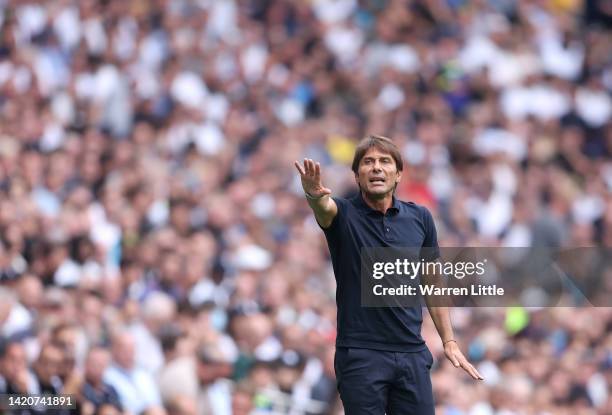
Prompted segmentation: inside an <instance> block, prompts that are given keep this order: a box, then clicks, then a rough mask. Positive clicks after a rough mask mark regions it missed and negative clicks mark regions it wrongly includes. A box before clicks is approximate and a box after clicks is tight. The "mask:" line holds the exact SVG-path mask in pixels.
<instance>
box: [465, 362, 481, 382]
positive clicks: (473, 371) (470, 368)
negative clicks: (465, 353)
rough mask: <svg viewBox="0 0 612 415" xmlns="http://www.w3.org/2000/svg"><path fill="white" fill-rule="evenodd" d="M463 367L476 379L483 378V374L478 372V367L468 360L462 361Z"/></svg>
mask: <svg viewBox="0 0 612 415" xmlns="http://www.w3.org/2000/svg"><path fill="white" fill-rule="evenodd" d="M461 367H462V368H463V369H464V370H465V371H466V372H467V373H468V374H469V375H470V376H471V377H473V378H474V379H482V376H481V375H480V373H478V371H477V370H476V368H475V367H474V366H473V365H472V364H471V363H469V362H468V361H467V360H466V361H464V362H462V365H461Z"/></svg>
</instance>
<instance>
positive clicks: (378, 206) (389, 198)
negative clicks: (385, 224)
mask: <svg viewBox="0 0 612 415" xmlns="http://www.w3.org/2000/svg"><path fill="white" fill-rule="evenodd" d="M361 197H362V198H363V201H364V202H365V203H366V205H368V206H369V207H371V208H372V209H374V210H377V211H379V212H381V213H382V214H385V213H387V209H389V208H390V207H391V206H392V205H393V193H388V194H386V195H384V196H383V197H381V198H373V197H371V196H368V195H367V194H366V193H364V192H361Z"/></svg>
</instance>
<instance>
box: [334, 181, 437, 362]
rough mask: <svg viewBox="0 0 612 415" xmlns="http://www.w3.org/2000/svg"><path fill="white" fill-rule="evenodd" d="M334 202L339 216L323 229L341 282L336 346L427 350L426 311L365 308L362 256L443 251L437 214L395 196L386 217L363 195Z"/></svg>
mask: <svg viewBox="0 0 612 415" xmlns="http://www.w3.org/2000/svg"><path fill="white" fill-rule="evenodd" d="M333 199H334V201H335V202H336V205H337V206H338V214H337V215H336V217H335V218H334V220H333V221H332V223H331V225H330V226H329V227H328V228H324V229H323V231H324V233H325V237H326V239H327V245H328V247H329V252H330V255H331V260H332V265H333V268H334V274H335V276H336V284H337V290H336V304H337V306H338V336H337V338H336V346H338V347H357V348H368V349H375V350H387V351H394V352H412V351H414V352H416V351H420V350H423V349H424V348H425V341H424V340H423V338H422V337H421V323H422V322H423V315H422V309H421V307H405V308H400V307H377V308H376V307H362V306H361V282H360V275H361V269H360V268H361V261H360V252H361V248H363V247H395V248H400V247H402V248H403V247H410V248H415V247H432V248H436V249H434V252H438V249H437V248H438V240H437V236H436V228H435V225H434V222H433V218H432V216H431V213H429V211H428V210H427V209H426V208H425V207H423V206H419V205H416V204H414V203H412V202H403V201H401V200H398V199H397V198H395V197H394V198H393V204H392V206H391V207H390V208H389V209H388V210H387V212H386V213H385V214H383V213H381V212H379V211H377V210H374V209H372V208H370V207H369V206H368V205H367V204H366V203H365V201H364V200H363V198H362V196H361V193H360V194H358V195H356V196H355V197H353V198H350V199H344V198H340V197H334V198H333Z"/></svg>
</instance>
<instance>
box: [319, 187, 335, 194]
mask: <svg viewBox="0 0 612 415" xmlns="http://www.w3.org/2000/svg"><path fill="white" fill-rule="evenodd" d="M331 192H332V191H331V190H330V189H328V188H327V187H324V188H322V189H321V193H323V194H324V195H331Z"/></svg>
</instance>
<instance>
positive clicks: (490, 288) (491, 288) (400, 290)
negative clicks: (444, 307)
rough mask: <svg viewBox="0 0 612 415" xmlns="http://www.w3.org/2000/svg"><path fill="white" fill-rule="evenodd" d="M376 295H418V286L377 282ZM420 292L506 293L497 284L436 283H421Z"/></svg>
mask: <svg viewBox="0 0 612 415" xmlns="http://www.w3.org/2000/svg"><path fill="white" fill-rule="evenodd" d="M372 291H373V292H374V295H378V296H385V295H417V289H416V287H414V286H412V285H406V284H402V285H400V286H399V287H383V286H382V285H381V284H377V285H375V286H374V287H373V289H372ZM419 293H420V294H421V295H427V296H430V295H435V296H446V295H448V296H451V295H454V296H461V295H466V296H467V295H475V296H483V295H499V296H502V295H504V289H503V288H502V287H498V286H497V285H495V284H493V285H471V286H470V287H469V288H468V287H436V286H435V285H427V284H425V285H419Z"/></svg>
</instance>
